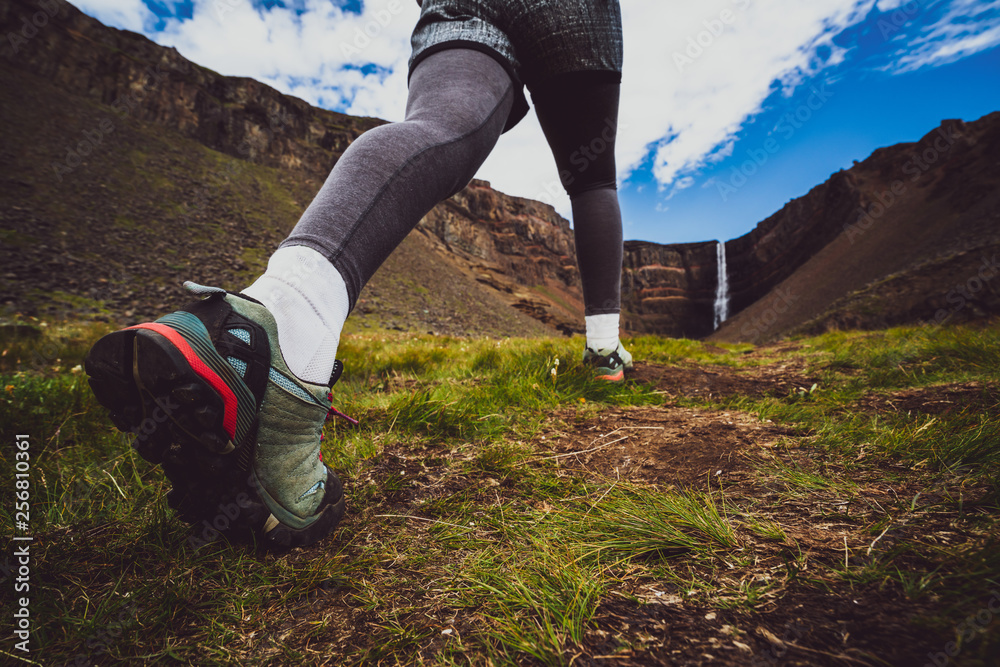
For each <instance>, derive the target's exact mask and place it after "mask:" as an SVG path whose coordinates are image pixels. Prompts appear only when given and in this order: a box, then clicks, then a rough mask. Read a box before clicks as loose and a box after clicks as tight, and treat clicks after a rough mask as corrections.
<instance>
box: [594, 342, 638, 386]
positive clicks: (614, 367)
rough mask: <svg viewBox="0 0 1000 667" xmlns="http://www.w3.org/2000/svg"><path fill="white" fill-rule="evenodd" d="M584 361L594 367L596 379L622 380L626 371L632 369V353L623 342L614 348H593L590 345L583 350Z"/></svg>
mask: <svg viewBox="0 0 1000 667" xmlns="http://www.w3.org/2000/svg"><path fill="white" fill-rule="evenodd" d="M583 363H585V364H587V365H590V366H593V367H594V377H595V378H596V379H598V380H608V381H609V382H620V381H621V380H624V379H625V371H626V370H632V355H631V354H629V353H628V350H626V349H625V347H624V346H623V345H622V344H621V342H619V343H618V347H616V348H615V349H613V350H612V349H611V348H604V349H600V350H592V349H590V348H589V347H588V348H587V349H585V350H584V351H583Z"/></svg>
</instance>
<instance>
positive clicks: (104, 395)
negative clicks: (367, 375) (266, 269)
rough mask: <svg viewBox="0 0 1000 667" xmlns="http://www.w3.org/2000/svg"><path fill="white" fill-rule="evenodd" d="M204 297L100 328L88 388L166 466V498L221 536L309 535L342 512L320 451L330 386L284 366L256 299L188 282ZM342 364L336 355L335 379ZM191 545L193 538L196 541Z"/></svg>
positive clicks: (266, 539)
mask: <svg viewBox="0 0 1000 667" xmlns="http://www.w3.org/2000/svg"><path fill="white" fill-rule="evenodd" d="M184 285H185V287H187V288H188V289H189V290H191V291H192V292H194V293H195V294H199V295H202V296H205V297H206V298H203V299H202V300H200V301H196V302H194V303H191V304H188V305H187V306H185V307H184V308H182V309H181V310H178V311H175V312H173V313H170V314H169V315H165V316H164V317H161V318H160V319H158V320H156V322H146V323H143V324H138V325H136V326H133V327H129V328H127V329H122V330H121V331H116V332H114V333H111V334H108V335H107V336H104V337H103V338H101V339H100V340H99V341H97V343H95V344H94V347H93V348H91V350H90V352H89V353H88V355H87V359H86V362H85V368H86V371H87V375H88V376H89V377H90V386H91V388H92V389H93V391H94V394H95V395H96V396H97V400H98V401H100V403H101V404H102V405H104V407H106V408H107V409H108V411H109V412H110V416H111V420H112V422H114V424H115V426H116V427H118V428H119V429H120V430H122V431H126V432H129V433H134V434H135V439H134V441H133V443H132V446H133V447H134V448H135V449H136V451H138V452H139V454H140V455H142V457H143V458H145V459H146V460H147V461H150V462H151V463H154V464H159V465H162V466H163V470H164V473H165V474H166V476H167V478H168V479H170V481H171V482H172V483H173V489H172V490H171V491H170V493H169V494H168V495H167V500H168V503H169V505H170V507H172V508H174V509H175V510H176V511H177V513H178V516H179V517H180V518H181V519H182V520H184V521H187V522H189V523H192V524H198V523H199V522H200V523H201V524H204V530H203V531H202V541H201V542H202V543H203V542H204V541H210V540H211V539H212V538H214V537H218V535H219V534H222V535H225V536H226V537H228V538H230V539H235V540H247V539H250V540H260V541H262V542H263V544H264V545H265V546H270V547H281V548H286V547H295V546H304V545H307V544H312V543H313V542H315V541H317V540H319V539H321V538H322V537H324V536H326V535H327V534H329V533H330V532H331V531H332V530H333V529H334V528H335V527H336V525H337V523H338V522H339V521H340V519H341V517H342V516H343V514H344V495H343V489H342V487H341V484H340V480H339V479H338V478H337V476H336V475H335V474H334V473H333V471H332V470H330V469H329V468H327V467H326V465H325V464H324V463H323V461H322V455H321V454H320V441H321V440H322V430H323V423H324V422H325V420H326V418H327V415H328V414H329V413H330V412H331V411H332V408H331V406H330V403H329V401H330V400H331V398H332V396H331V394H330V393H329V389H328V388H327V387H326V386H323V385H316V384H311V383H308V382H303V381H302V380H299V379H298V378H297V377H295V375H294V374H292V373H291V371H289V369H288V367H287V366H286V365H285V362H284V360H283V358H282V356H281V350H280V348H279V346H278V333H277V325H276V324H275V321H274V318H273V317H272V316H271V314H270V313H269V312H268V310H267V308H265V307H264V305H263V304H261V303H260V302H259V301H256V300H255V299H252V298H250V297H247V296H243V295H241V294H234V293H229V292H226V291H225V290H222V289H219V288H215V287H202V286H200V285H195V284H194V283H190V282H188V283H185V284H184ZM342 369H343V366H342V364H340V362H339V361H338V362H337V363H336V364H335V367H334V372H333V375H332V376H331V378H330V385H332V384H334V383H335V382H336V381H337V379H338V378H339V375H340V372H341V370H342ZM195 544H196V546H197V545H198V541H197V540H196V541H195Z"/></svg>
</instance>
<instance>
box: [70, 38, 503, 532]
mask: <svg viewBox="0 0 1000 667" xmlns="http://www.w3.org/2000/svg"><path fill="white" fill-rule="evenodd" d="M512 91H513V85H512V81H511V78H510V76H509V75H508V74H507V73H506V71H505V70H504V68H503V67H502V66H500V65H499V64H497V62H496V61H495V60H493V59H492V58H491V57H490V56H487V55H484V54H482V53H479V52H477V51H444V52H441V53H438V54H434V55H432V56H429V57H427V58H426V60H424V61H422V62H421V63H420V64H418V65H417V66H416V67H415V68H414V70H413V74H412V77H411V87H410V97H409V103H408V108H407V116H406V120H405V121H404V122H402V123H397V124H394V125H386V126H382V127H379V128H376V129H375V130H372V131H371V132H369V133H366V134H365V135H363V136H362V137H360V138H359V139H358V140H357V141H355V142H354V144H353V145H352V146H351V148H350V149H349V150H348V151H346V152H345V153H344V155H343V156H342V157H341V159H340V161H339V162H338V163H337V166H336V168H335V169H334V170H333V173H332V174H331V175H330V177H329V179H328V180H327V182H326V184H325V185H324V186H323V189H322V190H321V191H320V193H319V194H318V195H317V197H316V199H315V200H314V201H313V203H312V204H311V205H310V206H309V209H308V210H307V211H306V213H305V215H303V217H302V220H301V221H300V223H299V225H298V226H296V228H295V230H294V231H293V233H292V236H291V237H290V238H289V239H288V240H287V241H286V242H285V243H284V244H283V245H282V247H281V248H279V250H277V251H276V252H275V254H274V255H273V256H272V258H271V261H270V262H269V264H268V270H267V272H266V273H265V275H264V276H263V277H261V278H260V279H259V280H258V281H257V282H255V283H254V285H252V286H251V287H249V288H248V289H247V290H245V291H244V293H243V294H235V293H230V292H227V291H225V290H223V289H219V288H214V287H200V286H191V285H189V287H190V288H191V289H192V290H193V291H195V292H196V293H197V294H200V295H201V296H203V297H204V298H203V299H202V300H200V301H197V302H195V303H193V304H189V305H187V306H185V307H183V308H181V309H180V310H178V311H176V312H173V313H170V314H168V315H165V316H164V317H162V318H160V319H159V320H157V321H156V322H146V323H142V324H138V325H136V326H134V327H129V328H127V329H123V330H120V331H116V332H114V333H111V334H109V335H107V336H104V337H103V338H101V339H100V340H99V341H98V342H97V343H96V344H95V345H94V347H93V348H91V350H90V353H89V354H88V355H87V360H86V362H85V365H86V371H87V374H88V376H89V377H90V383H91V387H92V388H93V390H94V393H95V395H96V396H97V398H98V400H99V401H100V402H101V404H102V405H104V406H105V407H106V408H107V409H108V410H109V412H110V415H111V418H112V421H114V423H115V425H116V426H118V427H119V428H120V429H122V430H123V431H129V432H133V433H136V434H137V439H136V441H135V445H134V446H135V448H136V449H137V450H138V451H139V453H140V454H141V455H142V456H143V457H144V458H146V459H147V460H148V461H150V462H152V463H156V464H161V465H162V466H163V470H164V472H165V473H166V475H167V477H168V478H169V479H170V481H171V482H172V484H173V489H172V490H171V492H170V494H169V495H168V500H169V503H170V506H171V507H173V508H175V509H176V510H177V511H178V514H179V515H180V517H181V518H182V519H183V520H185V521H188V522H190V523H194V524H199V522H204V523H206V525H210V526H213V528H212V530H213V531H215V530H217V531H219V532H224V533H226V534H227V535H229V536H235V537H248V536H252V537H253V538H254V539H258V538H259V539H262V540H263V541H264V543H266V544H269V545H271V546H277V547H289V546H296V545H305V544H311V543H312V542H315V541H316V540H318V539H320V538H322V537H324V536H325V535H327V534H328V533H329V532H330V531H332V530H333V529H334V527H336V525H337V523H338V522H339V521H340V518H341V516H342V515H343V513H344V507H345V500H344V494H343V492H342V488H341V484H340V481H339V479H338V478H337V476H336V474H335V473H334V472H333V471H332V470H330V469H329V468H327V467H326V465H325V464H324V463H323V460H322V457H321V455H320V441H321V439H322V431H323V423H324V420H325V418H326V416H327V413H328V409H329V407H330V398H329V396H330V395H329V386H330V384H332V383H333V382H335V380H336V377H337V375H338V373H337V372H336V371H334V368H335V367H336V364H335V363H334V356H335V354H336V345H337V341H338V339H339V333H340V328H341V326H342V325H343V321H344V318H346V316H347V313H348V312H349V310H350V308H351V306H353V304H354V302H355V301H356V299H357V296H358V292H360V290H361V287H362V286H363V285H364V284H365V282H366V281H367V280H368V279H369V278H370V277H371V275H372V274H373V273H374V272H375V270H376V269H377V268H378V266H379V265H380V264H381V263H382V261H383V260H384V259H385V258H386V257H387V256H388V255H389V253H390V252H392V250H393V248H395V247H396V245H397V244H398V243H399V242H400V241H402V239H403V238H404V237H405V236H406V234H407V233H408V232H409V231H410V230H411V229H412V228H413V226H414V225H416V223H417V222H418V221H419V220H420V218H421V217H422V216H423V215H424V214H425V213H426V212H427V211H428V210H429V209H430V208H431V207H432V206H433V205H434V204H436V203H437V202H438V201H440V200H441V199H443V198H445V197H447V196H449V195H450V194H452V193H454V192H456V191H458V190H459V189H460V188H462V187H463V186H464V185H465V184H466V183H468V181H469V180H470V179H471V178H472V176H473V174H474V173H475V171H476V169H477V168H478V167H479V165H480V164H481V163H482V162H483V161H484V160H485V158H486V155H487V154H488V153H489V151H490V150H491V149H492V147H493V145H494V144H495V143H496V140H497V138H498V137H499V136H500V133H501V131H502V129H503V127H504V123H505V121H506V119H507V114H508V112H509V110H510V106H511V99H512V97H513V94H512ZM217 534H218V533H216V535H217ZM195 546H196V547H197V546H198V545H197V544H195Z"/></svg>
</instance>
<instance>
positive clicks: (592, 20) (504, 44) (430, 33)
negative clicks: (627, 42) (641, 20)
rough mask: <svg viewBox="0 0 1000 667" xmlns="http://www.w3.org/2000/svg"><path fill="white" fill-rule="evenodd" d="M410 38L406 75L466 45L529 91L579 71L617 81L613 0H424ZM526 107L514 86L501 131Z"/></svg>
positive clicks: (618, 30)
mask: <svg viewBox="0 0 1000 667" xmlns="http://www.w3.org/2000/svg"><path fill="white" fill-rule="evenodd" d="M411 43H412V45H413V55H412V56H410V71H411V72H412V71H413V68H414V67H416V65H417V64H418V63H419V62H420V61H421V60H423V59H424V58H426V57H427V56H429V55H431V54H432V53H436V52H437V51H442V50H444V49H448V48H472V49H476V50H479V51H483V52H485V53H487V54H489V55H491V56H492V57H493V58H495V59H496V60H497V61H498V62H499V63H500V64H501V65H503V66H504V68H505V69H506V70H507V72H508V73H509V74H510V75H511V78H512V79H513V80H514V82H515V84H516V85H518V84H522V83H523V84H524V85H526V86H527V87H528V89H529V90H534V89H535V88H536V87H538V86H540V85H543V84H544V83H545V82H546V81H547V80H549V79H552V78H553V77H556V76H559V75H561V74H569V73H578V72H590V73H593V76H594V77H595V78H600V79H603V80H604V81H611V82H620V81H621V71H622V26H621V9H620V8H619V5H618V0H423V5H422V8H421V12H420V20H419V21H418V22H417V26H416V28H414V30H413V36H412V38H411ZM518 87H519V88H520V86H518ZM527 108H528V107H527V102H526V101H525V99H524V93H523V91H521V93H520V95H519V100H518V101H517V102H515V105H514V110H513V111H512V112H511V116H510V119H509V120H508V123H507V128H506V129H510V128H511V127H513V126H514V125H515V124H517V122H518V121H519V120H520V119H521V118H523V117H524V114H525V113H526V112H527Z"/></svg>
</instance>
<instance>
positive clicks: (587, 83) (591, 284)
mask: <svg viewBox="0 0 1000 667" xmlns="http://www.w3.org/2000/svg"><path fill="white" fill-rule="evenodd" d="M619 88H620V86H619V84H617V83H609V82H601V81H599V80H595V78H594V77H593V76H589V75H588V74H571V75H564V76H561V77H558V78H557V79H555V80H553V81H550V82H548V83H546V84H545V85H544V86H541V87H539V88H537V89H536V90H534V91H532V99H533V100H534V102H535V111H536V113H537V114H538V120H539V123H540V124H541V126H542V130H543V131H544V132H545V137H546V139H547V140H548V142H549V146H550V147H551V149H552V153H553V156H554V157H555V160H556V166H557V167H558V169H559V177H560V179H561V180H562V183H563V187H565V188H566V191H567V192H568V193H569V195H570V202H571V204H572V209H573V231H574V237H575V239H576V253H577V261H578V264H579V267H580V279H581V282H582V285H583V298H584V307H585V311H584V315H585V318H586V327H587V347H588V348H589V349H592V350H594V351H601V350H611V351H614V350H616V349H617V347H618V328H619V313H620V311H621V270H622V221H621V211H620V209H619V205H618V191H617V186H616V176H615V138H616V130H617V124H618V97H619ZM630 363H631V360H629V364H630Z"/></svg>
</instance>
